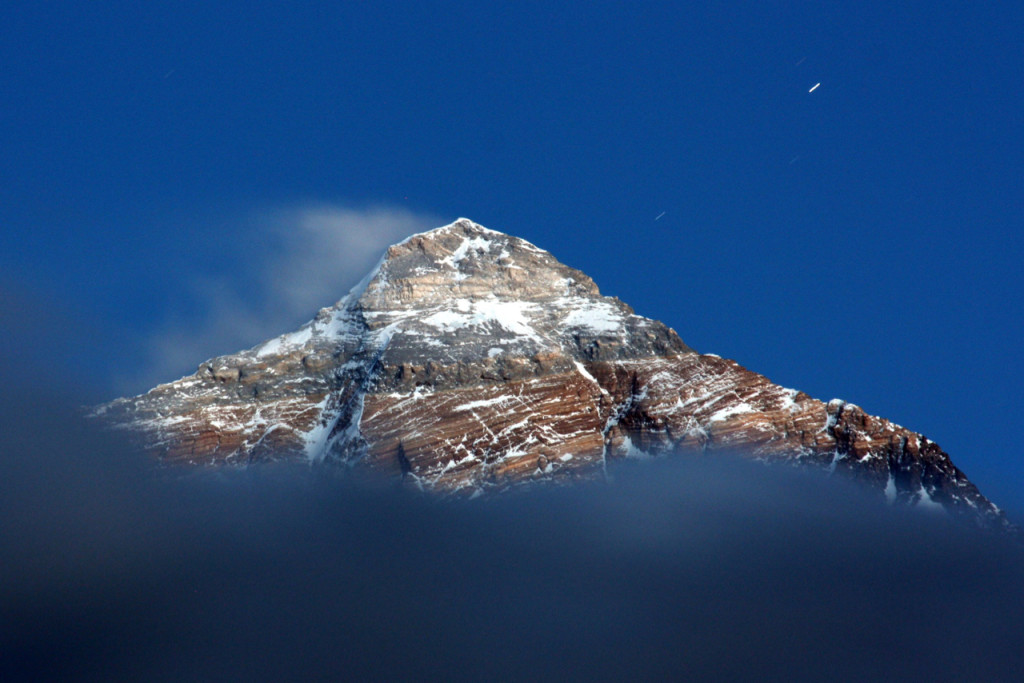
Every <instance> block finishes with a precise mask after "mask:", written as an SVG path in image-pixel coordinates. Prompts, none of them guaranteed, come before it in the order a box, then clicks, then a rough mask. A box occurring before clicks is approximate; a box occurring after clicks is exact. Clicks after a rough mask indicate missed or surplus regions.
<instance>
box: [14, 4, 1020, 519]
mask: <svg viewBox="0 0 1024 683" xmlns="http://www.w3.org/2000/svg"><path fill="white" fill-rule="evenodd" d="M764 4H766V3H735V4H734V5H733V6H730V5H728V4H725V3H714V4H713V5H712V4H710V3H694V4H693V5H687V4H685V3H665V4H645V5H643V6H637V5H638V3H587V4H586V5H583V4H581V3H557V2H543V3H530V2H515V3H507V4H504V5H498V4H497V3H483V5H482V6H481V3H460V4H454V3H452V4H448V3H432V2H416V3H330V4H324V5H323V6H321V7H317V8H304V9H293V8H286V7H285V6H283V5H279V4H273V5H271V4H269V3H253V2H248V3H212V4H211V3H185V2H175V3H170V2H164V3H147V4H144V5H140V3H137V2H132V3H127V2H125V3H117V2H107V3H74V2H63V3H52V4H50V5H49V6H44V5H43V4H42V3H27V2H21V3H17V6H16V7H14V8H11V7H8V9H7V11H6V12H5V16H4V22H3V24H2V25H0V96H2V100H3V105H2V107H0V150H2V154H0V180H2V182H0V224H2V226H3V230H2V232H0V273H2V276H0V286H2V287H3V288H4V290H5V291H6V295H5V296H6V298H7V299H8V304H10V302H12V301H14V302H16V304H15V305H14V306H13V308H14V309H17V310H20V311H23V312H24V311H28V312H31V313H33V314H34V316H35V317H36V318H40V317H43V318H47V319H48V323H47V324H50V323H52V322H53V321H54V320H59V321H62V322H61V324H59V325H57V326H56V328H57V329H55V330H51V334H50V335H48V336H49V338H48V339H46V340H38V339H37V340H36V342H37V343H36V344H35V348H36V351H35V355H34V356H31V358H34V359H35V360H39V358H40V357H43V356H47V357H49V356H51V355H52V352H53V351H55V350H58V349H59V350H62V351H65V352H69V353H67V354H66V359H65V361H59V360H58V361H52V359H51V360H50V361H48V362H57V363H60V362H67V361H70V362H71V363H72V364H73V365H74V367H73V369H70V370H68V373H67V374H66V375H65V376H66V377H70V378H74V379H73V381H74V382H79V383H82V384H83V385H85V386H87V387H89V388H88V389H87V390H85V392H84V393H86V394H87V395H89V396H95V397H96V398H97V400H98V399H102V398H109V397H111V396H113V395H115V394H116V393H118V392H120V391H125V390H142V389H144V388H146V383H145V382H144V381H143V380H142V379H140V378H147V379H146V381H148V378H149V377H150V376H151V375H152V372H153V367H157V366H159V367H160V368H161V372H164V371H165V370H163V368H166V367H168V363H166V362H164V363H162V364H161V362H160V361H159V359H154V358H153V354H152V349H153V348H156V347H159V344H158V343H157V344H155V342H154V339H158V338H159V337H160V335H164V334H170V332H168V330H174V331H175V333H176V334H178V335H179V336H180V335H181V334H182V331H183V330H184V331H186V332H187V331H188V330H191V329H195V330H196V338H197V339H200V340H201V341H202V344H205V346H203V345H202V344H199V342H197V345H199V348H197V349H196V351H195V353H196V354H197V355H198V356H200V357H195V358H194V359H193V361H190V362H189V363H187V364H185V363H182V364H181V367H180V370H177V371H176V372H171V373H170V375H171V376H166V377H161V379H166V380H169V379H173V377H174V376H176V375H180V374H184V373H187V372H191V371H192V369H193V368H194V366H195V364H197V363H198V362H199V361H201V360H203V359H204V358H205V357H208V356H211V355H214V354H218V353H226V352H230V351H234V350H236V348H237V344H234V342H233V341H232V344H234V345H233V346H229V347H227V348H224V347H223V345H226V344H227V342H226V341H223V338H222V339H221V341H220V342H218V341H217V339H218V337H217V334H214V333H210V332H209V330H210V329H212V328H210V326H211V325H212V324H213V323H211V316H213V317H218V316H219V318H220V319H222V320H223V317H224V316H223V315H222V314H223V308H221V309H218V308H217V305H215V304H214V303H211V300H210V292H211V291H217V290H218V288H225V289H227V290H230V291H231V292H233V294H232V295H231V296H230V297H227V300H228V301H230V302H235V303H241V304H244V305H245V306H246V307H248V309H249V311H250V313H251V314H250V315H249V316H248V320H249V321H250V322H251V321H252V319H254V318H255V319H258V318H259V312H260V311H261V310H269V309H270V308H272V307H273V306H278V307H280V304H281V301H280V297H279V299H278V300H275V301H276V303H274V304H273V306H272V305H271V304H270V303H267V302H264V301H261V300H260V297H261V296H263V297H266V296H273V295H268V293H267V291H266V288H265V287H264V288H263V289H261V288H260V287H259V286H250V285H251V284H252V283H253V282H256V283H257V284H258V283H259V282H263V283H264V285H265V284H266V282H268V280H267V277H268V276H267V274H266V272H265V271H267V270H275V269H278V268H279V264H277V263H276V262H275V261H274V254H276V253H278V252H280V251H281V250H284V251H287V250H288V248H289V247H288V240H287V239H286V236H287V231H288V220H289V219H287V218H281V216H285V217H287V216H292V217H294V216H297V215H303V214H302V212H303V211H307V210H308V207H310V206H327V207H330V210H332V211H342V212H344V211H348V212H349V214H346V215H348V216H349V218H350V219H351V216H352V215H355V216H358V215H359V212H371V213H372V212H377V214H374V215H378V214H380V212H384V214H385V215H391V214H394V213H395V212H398V211H399V210H405V211H407V212H410V213H409V214H408V215H410V216H412V217H413V219H412V220H413V222H415V220H422V221H423V222H425V223H428V224H429V223H430V221H432V220H434V219H435V218H436V219H438V220H437V221H436V222H437V223H440V222H449V221H450V220H452V219H454V218H456V217H459V216H467V217H469V218H472V219H474V220H476V221H478V222H480V223H482V224H484V225H486V226H488V227H491V228H494V229H498V230H503V231H506V232H511V233H514V234H518V235H520V236H522V237H525V238H527V239H529V240H531V241H533V242H535V243H536V244H538V245H539V246H542V247H544V248H546V249H548V250H550V251H551V252H553V253H554V254H555V255H556V256H557V257H559V258H560V259H561V260H563V261H564V262H566V263H569V264H570V265H572V266H575V267H578V268H580V269H582V270H583V271H585V272H586V273H588V274H589V275H591V276H592V277H593V278H594V279H595V280H596V281H597V283H598V284H599V285H600V286H601V288H602V291H603V292H605V293H606V294H614V295H616V296H619V297H620V298H622V299H623V300H625V301H627V302H629V303H630V304H632V305H633V306H634V308H635V309H636V310H637V312H639V313H641V314H644V315H647V316H650V317H654V318H658V319H661V320H663V321H665V322H666V323H668V324H669V325H671V326H672V327H674V328H675V329H676V330H677V331H678V332H679V334H680V335H681V336H682V338H683V339H684V340H685V341H686V342H687V343H689V344H690V345H691V346H693V347H695V348H696V349H698V350H700V351H705V352H714V353H718V354H720V355H723V356H727V357H731V358H735V359H737V360H738V361H740V362H741V363H742V364H744V365H746V366H747V367H749V368H751V369H753V370H756V371H758V372H762V373H764V374H766V375H767V376H768V377H770V378H771V379H773V380H775V381H777V382H779V383H781V384H784V385H786V386H791V387H796V388H800V389H803V390H805V391H807V392H808V393H810V394H812V395H814V396H816V397H819V398H822V399H829V398H831V397H833V396H838V397H841V398H845V399H847V400H850V401H854V402H856V403H858V404H860V405H861V406H863V407H864V408H865V409H866V410H867V411H869V412H871V413H874V414H881V415H884V416H886V417H889V418H891V419H893V420H894V421H896V422H898V423H900V424H903V425H904V426H907V427H910V428H913V429H916V430H919V431H922V432H924V433H925V434H926V435H928V436H929V437H931V438H933V439H935V440H936V441H938V442H939V443H940V444H941V445H942V446H943V447H944V448H946V450H948V451H949V452H950V453H951V454H952V456H953V459H954V461H955V462H956V463H957V464H958V465H959V466H960V467H961V468H962V469H964V470H965V471H966V472H967V474H968V475H969V476H970V477H971V478H972V479H973V480H974V481H975V482H976V483H978V485H979V486H980V487H981V489H982V491H983V492H985V493H987V494H988V495H989V496H990V497H992V498H993V499H994V500H995V501H996V502H997V503H999V504H1002V505H1003V506H1004V507H1011V508H1015V509H1017V510H1024V494H1022V491H1024V462H1022V458H1021V457H1020V447H1019V433H1020V430H1019V428H1020V426H1021V419H1020V415H1021V412H1022V404H1021V397H1020V387H1021V386H1022V385H1024V382H1022V380H1024V372H1022V370H1021V366H1022V364H1021V362H1020V358H1019V350H1020V338H1021V332H1022V329H1024V325H1022V322H1024V321H1022V313H1021V300H1022V294H1024V291H1022V290H1024V287H1022V279H1021V276H1020V274H1019V267H1020V264H1021V262H1022V256H1024V249H1022V246H1024V238H1022V236H1021V228H1022V227H1024V226H1022V222H1024V221H1022V216H1024V192H1022V189H1024V188H1022V186H1021V185H1022V182H1021V179H1022V177H1024V176H1022V168H1024V123H1022V121H1024V118H1022V112H1024V96H1022V91H1021V83H1024V49H1022V47H1021V46H1022V41H1021V40H1020V36H1021V33H1022V29H1024V5H1020V4H1018V3H982V4H979V3H971V2H957V3H953V2H935V1H931V2H927V3H925V2H920V3H916V2H915V3H908V2H901V3H888V2H886V3H868V2H860V3H845V4H844V5H836V4H831V3H828V4H826V3H819V2H815V3H806V4H804V3H795V2H786V3H773V4H772V5H777V6H772V7H759V8H757V9H752V8H751V6H752V5H764ZM709 5H710V6H709ZM584 7H585V9H584ZM818 82H820V83H821V86H820V87H819V88H818V89H817V90H815V91H814V92H813V93H809V92H808V90H809V89H810V88H811V86H813V85H814V84H815V83H818ZM353 212H354V213H353ZM389 212H390V213H389ZM662 212H664V216H663V217H662V218H661V219H660V220H657V221H656V220H654V219H655V217H656V216H658V215H659V214H661V213H662ZM268 215H274V216H276V217H277V218H276V219H275V220H276V221H277V222H276V223H275V226H276V227H275V228H273V229H269V228H267V220H266V217H267V216H268ZM378 217H379V216H378ZM349 224H350V222H349V223H344V225H349ZM307 232H308V231H307ZM282 235H285V238H282ZM387 241H392V240H391V239H390V236H388V239H383V238H382V242H387ZM320 251H323V249H321V250H320ZM356 261H358V259H356ZM289 263H290V265H289V268H290V270H287V272H288V273H292V272H301V271H302V269H301V268H299V269H296V267H295V263H294V259H293V260H292V261H291V262H289ZM330 263H331V262H330V260H329V259H328V260H327V261H326V265H325V261H323V260H322V259H321V260H318V261H316V262H315V263H311V266H310V268H307V269H306V270H307V271H315V272H306V273H305V274H304V275H303V277H307V278H311V280H310V281H311V282H321V283H323V282H324V281H331V282H333V280H335V279H339V278H340V279H342V280H345V279H346V278H349V277H351V279H353V280H354V279H358V276H360V275H361V274H362V273H361V272H358V273H342V274H340V275H339V274H338V273H330V272H326V270H328V269H329V268H330V267H331V266H330ZM338 263H339V264H340V265H339V268H340V267H342V266H344V267H345V268H353V267H354V266H352V263H353V260H352V259H351V258H349V257H348V256H346V255H343V254H342V255H339V258H338ZM367 265H369V264H367ZM313 266H315V268H314V267H313ZM361 267H362V266H360V268H361ZM295 277H299V276H295ZM300 279H301V277H300ZM197 283H205V284H202V285H201V286H200V285H197ZM211 283H212V284H211ZM311 286H312V285H311ZM343 293H344V292H343V291H337V292H336V294H331V295H330V296H328V297H327V298H326V300H323V301H320V302H319V303H318V304H317V305H328V304H330V303H331V302H332V301H333V300H334V299H336V298H338V297H340V296H341V295H342V294H343ZM291 300H292V299H288V301H291ZM17 302H20V303H17ZM222 303H223V302H222ZM7 308H12V306H10V305H8V306H7ZM211 311H212V313H211ZM253 312H254V313H253ZM312 313H313V310H312V308H310V309H304V310H297V311H294V312H293V313H291V315H292V316H293V317H294V320H291V319H289V320H288V321H287V323H288V325H289V326H291V325H293V324H298V323H301V322H302V321H304V320H306V319H308V318H309V317H310V316H311V315H312ZM286 317H287V316H286ZM281 320H282V318H281V316H280V315H279V314H278V315H276V317H275V316H273V315H271V314H270V313H268V314H267V317H266V318H265V319H264V320H263V323H262V324H263V326H264V327H266V328H267V329H266V333H265V334H264V332H263V329H264V328H263V327H260V325H259V324H256V323H254V326H253V329H258V330H259V333H258V334H257V333H256V332H251V333H250V332H248V331H247V332H245V333H244V334H243V333H239V334H240V336H239V338H245V339H247V340H248V341H246V345H249V344H254V343H256V342H257V341H259V340H260V338H262V337H261V335H262V336H270V335H272V334H276V333H278V332H283V331H285V330H284V329H277V327H276V326H280V325H281V324H282V322H281ZM257 322H258V321H257ZM32 329H36V328H32ZM38 329H43V328H38ZM248 329H249V328H246V330H248ZM203 330H206V331H207V333H205V336H204V332H203ZM246 335H250V336H254V337H256V338H251V339H249V337H247V336H246ZM23 336H26V335H23ZM204 340H205V341H204ZM218 343H220V344H221V345H222V346H218ZM187 351H188V352H189V353H192V349H191V347H189V348H188V349H187ZM26 353H28V352H26ZM174 362H175V363H177V362H178V361H177V360H175V361H174ZM154 364H155V365H154ZM173 368H178V365H173ZM147 373H149V374H147ZM132 378H135V379H132Z"/></svg>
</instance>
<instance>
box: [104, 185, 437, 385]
mask: <svg viewBox="0 0 1024 683" xmlns="http://www.w3.org/2000/svg"><path fill="white" fill-rule="evenodd" d="M240 222H241V223H243V228H244V237H245V239H246V241H247V242H248V244H249V245H253V246H252V248H251V249H247V251H249V252H251V254H252V255H251V256H248V257H247V258H246V259H243V260H242V261H243V263H242V265H241V267H239V265H234V266H232V267H230V268H226V269H225V270H224V271H223V272H220V273H217V274H214V275H212V276H211V275H206V276H195V275H192V276H189V280H188V281H187V282H182V283H181V284H180V287H181V288H182V289H183V290H184V291H183V295H184V296H185V297H186V298H188V299H189V300H190V301H191V303H190V310H189V312H188V315H186V316H184V319H177V320H169V321H168V322H167V323H165V324H164V325H163V326H161V327H160V328H159V329H157V330H156V331H155V332H154V333H153V334H152V336H151V338H150V339H149V340H148V342H146V344H147V346H148V353H147V355H148V360H147V363H146V366H145V368H144V369H143V371H142V372H141V373H139V374H138V375H137V376H135V377H130V378H125V379H123V380H122V381H121V382H120V385H121V386H120V389H121V390H122V392H123V393H137V392H139V391H144V390H145V389H147V388H149V387H151V386H153V385H154V384H156V383H159V382H167V381H170V380H173V379H176V378H178V377H180V376H182V375H184V374H188V373H190V372H192V371H193V370H194V369H195V367H196V365H198V364H199V363H200V362H202V361H203V360H206V359H207V358H210V357H213V356H216V355H221V354H226V353H232V352H234V351H238V350H240V349H244V348H249V347H251V346H253V345H255V344H257V343H259V342H260V341H263V340H264V339H267V338H270V337H274V336H276V335H279V334H282V333H284V332H288V331H290V330H292V329H294V328H295V327H297V326H298V325H300V324H302V323H303V322H305V321H306V320H309V319H310V318H312V317H313V315H314V314H315V313H316V311H317V310H318V309H320V308H322V307H324V306H329V305H330V304H332V303H334V302H335V301H337V300H338V299H339V298H341V297H342V296H344V294H345V293H346V292H347V291H348V290H349V289H350V288H351V287H352V285H354V284H355V283H356V282H358V281H359V279H360V278H361V277H362V276H363V275H365V274H366V271H367V270H368V269H370V268H371V267H373V264H374V263H375V262H376V261H377V259H378V258H380V255H381V253H382V252H383V250H384V249H385V248H386V247H387V246H388V245H390V244H393V243H394V242H396V241H399V240H401V239H402V238H404V237H406V236H408V235H410V234H412V233H415V232H421V231H423V230H428V229H430V228H432V227H436V226H438V225H441V224H442V223H443V222H444V221H443V220H442V219H440V218H438V217H436V216H430V215H425V214H419V213H413V212H411V211H407V210H405V209H399V208H390V207H374V208H368V209H353V208H346V207H343V206H338V205H333V204H305V205H301V206H292V207H285V208H274V209H269V210H261V211H257V212H254V213H253V214H251V215H248V216H245V217H244V218H243V219H241V221H240Z"/></svg>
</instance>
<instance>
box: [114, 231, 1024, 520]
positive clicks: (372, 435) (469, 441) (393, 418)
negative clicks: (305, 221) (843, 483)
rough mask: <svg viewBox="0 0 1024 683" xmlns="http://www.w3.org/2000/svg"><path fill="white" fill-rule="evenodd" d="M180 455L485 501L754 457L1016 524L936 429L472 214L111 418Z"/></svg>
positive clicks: (119, 408)
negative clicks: (631, 465) (863, 401)
mask: <svg viewBox="0 0 1024 683" xmlns="http://www.w3.org/2000/svg"><path fill="white" fill-rule="evenodd" d="M95 415H97V416H99V417H102V418H103V419H105V420H106V421H108V422H109V423H110V424H112V425H114V426H115V427H119V428H125V429H129V430H131V431H133V432H135V433H137V434H138V435H139V436H140V437H141V439H142V441H143V442H144V444H145V446H146V448H147V449H148V450H150V451H151V452H153V453H154V455H155V456H156V457H157V458H159V459H160V460H161V461H162V462H164V463H167V464H191V465H204V466H216V465H245V464H249V463H255V462H263V461H268V460H281V459H289V460H293V459H294V460H302V461H309V462H310V463H312V464H314V465H316V466H320V467H325V468H336V469H344V470H352V471H359V472H363V473H367V474H373V475H374V476H377V477H382V478H389V477H392V478H395V479H396V480H400V481H403V482H406V483H407V484H409V485H413V486H418V487H421V488H423V489H427V490H433V491H437V492H440V493H445V494H455V495H466V496H475V495H480V494H484V493H490V492H496V491H503V490H508V489H510V488H513V487H516V486H519V485H523V484H527V483H529V482H552V481H564V482H568V481H572V480H576V479H580V478H595V477H602V476H605V473H606V469H607V464H608V463H609V462H610V461H613V460H617V459H624V458H645V457H654V456H659V455H663V454H668V453H670V452H671V453H673V454H686V453H694V454H711V453H715V452H729V453H743V454H746V455H749V456H750V457H754V458H760V459H764V460H769V461H785V462H792V463H806V464H810V465H817V466H820V467H821V468H823V469H825V470H826V471H828V472H831V473H844V474H848V475H852V476H854V477H856V478H858V479H860V480H863V481H864V482H865V483H867V484H868V485H869V486H871V487H873V488H874V489H875V490H877V491H878V493H879V495H880V496H881V495H884V496H885V497H886V498H888V499H889V500H890V501H894V502H904V503H908V504H912V505H918V506H923V507H932V508H935V509H937V510H945V511H947V512H950V513H953V514H958V515H963V516H965V517H968V518H970V519H972V520H974V521H977V522H978V523H980V524H982V525H984V526H1005V525H1006V521H1005V518H1004V516H1003V515H1002V513H1001V512H1000V511H999V510H998V508H996V507H995V506H994V505H993V504H992V503H991V502H989V501H988V500H987V499H986V498H985V497H984V496H982V495H981V494H980V493H979V492H978V490H977V488H976V487H975V486H974V485H973V484H971V483H970V482H969V481H968V480H967V478H966V477H965V476H964V474H963V473H962V472H960V470H958V469H957V468H956V467H955V466H954V465H953V464H952V462H951V461H950V459H949V456H948V455H947V454H946V453H945V452H943V451H942V450H941V449H940V448H939V447H938V446H937V445H936V444H935V443H933V442H931V441H929V440H928V439H926V438H925V437H923V436H921V435H920V434H917V433H915V432H911V431H909V430H907V429H904V428H902V427H900V426H899V425H896V424H893V423H892V422H890V421H888V420H885V419H883V418H878V417H872V416H870V415H867V414H865V413H864V412H863V411H862V410H861V409H860V408H858V407H857V406H854V405H852V404H848V403H845V402H843V401H839V400H832V401H830V402H828V403H823V402H822V401H819V400H816V399H813V398H811V397H809V396H807V395H806V394H804V393H802V392H799V391H795V390H792V389H786V388H783V387H780V386H778V385H776V384H773V383H771V382H770V381H769V380H767V379H766V378H765V377H763V376H761V375H758V374H756V373H753V372H750V371H749V370H746V369H744V368H743V367H741V366H740V365H738V364H737V363H735V362H734V361H730V360H725V359H722V358H719V357H718V356H715V355H712V354H706V355H702V354H698V353H697V352H695V351H694V350H693V349H691V348H689V347H688V346H687V345H686V344H684V343H683V341H682V340H681V339H680V338H679V336H678V335H677V334H676V333H675V332H674V331H673V330H672V329H670V328H668V327H666V326H665V325H663V324H662V323H660V322H657V321H655V320H650V319H648V318H644V317H642V316H639V315H636V314H635V313H634V312H633V310H632V309H631V308H630V307H629V306H627V305H626V304H624V303H623V302H621V301H619V300H618V299H616V298H614V297H606V296H602V295H601V294H600V292H599V290H598V288H597V285H596V284H594V282H593V280H591V279H590V278H589V277H587V276H586V275H584V274H583V273H581V272H580V271H578V270H575V269H573V268H570V267H568V266H566V265H563V264H562V263H560V262H559V261H557V260H556V259H555V258H554V257H553V256H552V255H551V254H549V253H548V252H546V251H544V250H542V249H539V248H537V247H535V246H534V245H532V244H530V243H529V242H526V241H525V240H522V239H519V238H517V237H512V236H510V235H506V234H503V233H500V232H495V231H493V230H488V229H487V228H484V227H482V226H480V225H477V224H476V223H473V222H472V221H469V220H466V219H460V220H458V221H456V222H454V223H452V224H451V225H447V226H444V227H441V228H437V229H435V230H431V231H429V232H426V233H422V234H418V235H413V236H412V237H409V238H408V239H406V240H404V241H403V242H400V243H399V244H396V245H394V246H392V247H390V248H388V250H387V251H386V252H385V254H384V256H383V258H382V259H381V261H380V263H379V264H378V265H377V267H376V268H374V269H373V270H372V271H371V272H370V273H369V274H368V275H367V276H366V277H365V278H364V279H363V281H362V282H360V283H359V284H358V285H357V286H356V287H355V288H353V289H352V291H351V292H349V294H348V295H347V296H346V297H344V298H343V299H341V300H340V301H338V302H337V303H336V304H334V305H333V306H330V307H328V308H324V309H322V310H320V311H319V313H317V315H316V317H315V318H314V319H313V320H312V321H310V322H309V323H307V324H305V325H303V326H302V327H301V328H299V329H298V330H297V331H295V332H292V333H289V334H285V335H283V336H281V337H278V338H276V339H271V340H269V341H266V342H264V343H263V344H260V345H259V346H256V347H254V348H252V349H249V350H247V351H242V352H239V353H237V354H234V355H230V356H223V357H219V358H214V359H212V360H209V361H206V362H204V363H202V364H201V365H200V366H199V369H198V371H197V372H196V373H195V374H194V375H191V376H189V377H184V378H182V379H180V380H178V381H176V382H171V383H169V384H162V385H160V386H158V387H156V388H154V389H152V390H151V391H149V392H148V393H146V394H144V395H142V396H137V397H134V398H122V399H117V400H115V401H113V402H111V403H109V404H106V405H104V406H100V407H99V408H97V409H96V411H95Z"/></svg>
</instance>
